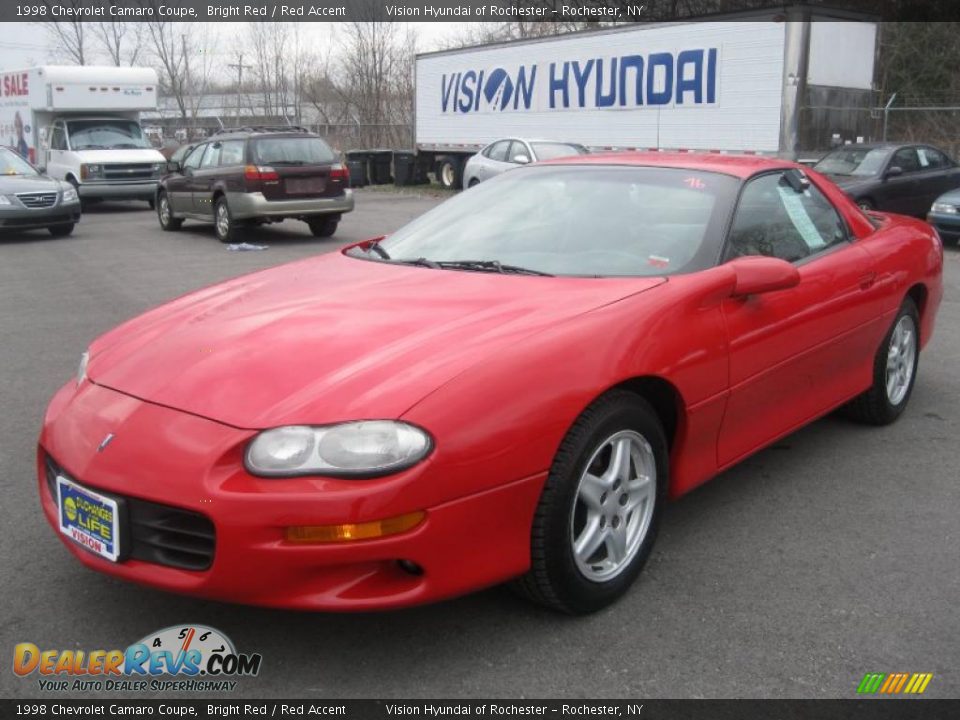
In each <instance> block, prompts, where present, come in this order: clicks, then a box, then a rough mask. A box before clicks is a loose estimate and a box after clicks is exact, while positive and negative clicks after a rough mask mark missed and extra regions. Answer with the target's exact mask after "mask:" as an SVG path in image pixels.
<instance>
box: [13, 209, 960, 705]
mask: <svg viewBox="0 0 960 720" xmlns="http://www.w3.org/2000/svg"><path fill="white" fill-rule="evenodd" d="M437 202H438V200H437V199H435V198H432V197H418V196H407V195H399V194H394V193H389V192H372V191H365V192H361V193H360V194H359V197H358V200H357V209H356V211H355V212H354V213H352V214H351V215H348V216H346V217H345V218H344V220H343V222H342V223H341V226H340V231H339V232H338V234H337V235H336V236H335V237H334V238H332V239H328V240H320V239H315V238H313V237H312V236H310V234H309V231H308V230H307V228H306V226H305V225H303V224H301V223H292V222H288V223H284V224H283V225H277V226H271V227H267V228H263V229H261V230H260V231H257V232H255V233H250V234H249V235H248V237H246V238H245V239H246V240H248V241H249V242H253V243H260V244H265V245H268V246H269V249H268V250H265V251H262V252H229V251H227V250H226V249H225V248H224V246H222V245H221V244H220V243H219V242H217V240H216V238H215V237H214V235H213V231H212V229H211V228H209V227H203V226H200V225H197V224H192V223H189V222H188V223H187V224H186V225H185V226H184V229H183V230H182V231H181V232H179V233H164V232H162V231H161V230H160V229H159V226H158V225H157V220H156V217H155V215H154V214H153V213H152V212H150V211H149V210H147V208H146V205H145V204H135V203H115V204H103V205H100V206H98V207H96V208H93V209H91V210H90V211H89V212H88V213H86V214H85V215H84V218H83V221H82V223H81V225H79V226H78V227H77V230H76V232H75V234H74V236H73V237H70V238H66V239H53V238H50V237H49V236H48V235H47V234H46V233H45V232H36V233H24V234H22V235H17V236H9V237H3V238H0V483H2V484H0V523H2V525H0V527H2V528H3V530H4V539H3V548H2V550H0V578H2V582H0V609H2V613H0V667H2V668H3V669H2V670H0V696H2V697H28V696H34V697H36V696H39V695H41V693H40V691H39V689H38V685H37V679H36V677H37V676H36V675H33V676H31V677H30V678H27V679H24V678H19V677H16V676H15V675H14V674H13V672H12V671H11V660H12V653H13V646H14V644H16V643H19V642H32V643H35V644H37V645H38V646H40V647H41V648H44V649H46V648H58V649H85V650H90V649H111V648H125V647H126V646H127V645H129V644H130V643H132V642H134V641H136V640H138V639H139V638H142V637H144V636H145V635H147V634H148V633H150V632H151V631H155V630H158V629H160V628H164V627H167V626H171V625H178V624H185V623H200V624H206V625H211V626H213V627H216V628H218V629H220V630H222V631H223V632H225V633H226V634H227V635H228V636H229V637H230V638H232V640H233V641H234V643H235V644H236V646H237V649H238V650H239V651H241V652H258V653H261V654H262V656H263V666H262V669H261V672H260V675H259V676H258V677H256V678H248V679H245V680H243V681H242V682H240V684H239V686H238V687H237V689H236V690H235V691H234V692H233V693H230V694H224V695H221V696H219V697H220V699H222V700H228V699H231V698H234V697H236V698H240V697H257V696H259V697H290V696H298V697H305V696H310V697H315V698H320V697H328V698H365V697H374V698H401V697H410V698H436V697H494V698H507V697H514V698H516V697H526V698H538V697H560V698H571V699H573V698H612V697H616V698H622V697H634V698H636V697H646V698H656V697H680V698H688V697H692V698H699V697H720V698H735V697H776V698H781V697H799V698H824V697H838V698H852V697H855V691H856V687H857V685H858V683H859V682H860V680H861V678H862V677H863V675H864V674H865V673H866V672H932V673H933V674H934V677H933V680H932V681H931V682H930V684H929V686H928V688H927V691H926V695H927V696H929V697H957V696H960V611H958V601H960V441H958V435H960V372H958V358H960V251H958V250H957V249H956V248H948V250H947V263H946V297H945V299H944V302H943V305H942V307H941V310H940V314H939V319H938V326H937V333H936V337H935V338H934V340H933V341H932V343H931V345H930V346H929V347H928V350H927V351H926V352H925V353H924V354H923V356H922V357H921V362H920V372H919V378H918V382H917V386H916V389H915V391H914V394H913V397H912V399H911V402H910V407H909V408H908V410H907V411H906V413H905V415H904V416H903V417H902V418H901V419H900V421H899V422H897V423H896V424H894V425H893V426H890V427H886V428H868V427H862V426H859V425H856V424H853V423H851V422H849V421H846V420H844V419H842V418H837V417H828V418H826V419H824V420H821V421H819V422H817V423H815V424H813V425H812V426H809V427H807V428H805V429H803V430H801V431H800V432H797V433H795V434H793V435H791V436H789V437H787V438H786V439H784V440H783V441H781V442H779V443H778V444H777V445H776V446H774V447H772V448H770V449H767V450H765V451H763V452H761V453H760V454H758V455H755V456H754V457H752V458H750V459H748V460H747V461H745V462H744V463H742V464H741V465H739V466H738V467H736V468H734V469H733V470H730V471H728V472H726V473H724V474H723V475H722V476H720V477H718V478H716V479H714V480H713V481H711V482H710V483H708V484H707V485H705V486H703V487H701V488H700V489H698V490H696V491H694V492H693V493H691V494H690V495H688V496H687V497H685V498H682V499H681V500H679V501H677V502H675V503H673V504H672V505H671V506H670V507H669V508H668V509H667V512H666V514H665V516H664V519H663V525H662V531H661V535H660V538H659V541H658V543H657V545H656V547H655V548H654V552H653V555H652V557H651V560H650V563H649V564H648V566H647V569H646V570H645V572H644V573H643V575H642V576H641V579H640V581H639V582H638V583H637V584H636V585H635V586H634V588H633V589H632V591H631V592H630V593H629V594H628V595H627V597H625V598H624V599H623V600H622V601H621V602H619V603H617V604H615V605H614V606H613V607H610V608H608V609H607V610H605V611H603V612H601V613H599V614H596V615H593V616H591V617H586V618H569V617H565V616H561V615H557V614H554V613H551V612H549V611H546V610H542V609H540V608H537V607H534V606H531V605H528V604H526V603H525V602H523V601H521V600H519V599H517V598H515V597H514V596H513V595H512V594H511V593H510V592H509V591H507V590H505V589H503V588H493V589H490V590H487V591H484V592H480V593H476V594H474V595H471V596H468V597H464V598H461V599H457V600H452V601H448V602H445V603H440V604H437V605H433V606H429V607H423V608H415V609H410V610H404V611H396V612H388V613H370V614H357V615H331V614H312V613H298V612H285V611H279V610H264V609H259V608H252V607H243V606H237V605H229V604H221V603H214V602H208V601H202V600H197V599H193V598H190V597H181V596H176V595H170V594H166V593H163V592H159V591H156V590H151V589H147V588H142V587H137V586H133V585H128V584H125V583H122V582H120V581H117V580H113V579H111V578H108V577H105V576H102V575H99V574H96V573H93V572H91V571H88V570H86V569H84V568H83V567H82V566H81V565H80V564H79V563H77V562H76V561H74V559H73V558H72V556H70V555H69V554H68V552H67V551H66V550H65V549H64V548H63V547H62V546H61V544H60V542H59V540H58V539H57V538H56V537H55V535H54V532H53V531H52V530H51V529H50V527H49V526H48V525H47V523H46V522H45V520H44V519H43V517H42V515H41V512H40V509H39V504H38V499H37V484H36V479H35V474H36V471H35V467H34V464H35V459H36V438H37V433H38V428H39V423H40V419H41V416H42V413H43V410H44V407H45V405H46V403H47V401H48V399H49V398H50V396H51V395H52V394H53V392H54V391H55V390H56V389H57V388H58V387H59V386H60V385H61V384H62V383H63V382H65V381H66V380H67V379H68V378H69V377H71V376H72V375H73V374H74V373H75V371H76V367H77V361H78V359H79V356H80V353H81V352H83V350H84V349H85V348H86V347H87V345H88V343H89V342H90V341H91V340H92V339H93V338H94V337H96V336H97V335H99V334H100V333H102V332H104V331H106V330H108V329H109V328H111V327H113V326H114V325H116V324H117V323H119V322H121V321H123V320H125V319H127V318H130V317H132V316H134V315H137V314H139V313H141V312H142V311H144V310H146V309H147V308H149V307H152V306H155V305H157V304H159V303H162V302H164V301H166V300H169V299H171V298H173V297H176V296H178V295H180V294H182V293H185V292H188V291H190V290H193V289H195V288H199V287H201V286H204V285H208V284H211V283H215V282H218V281H220V280H223V279H226V278H229V277H233V276H236V275H240V274H242V273H245V272H249V271H253V270H257V269H259V268H263V267H268V266H272V265H277V264H280V263H284V262H288V261H291V260H295V259H299V258H303V257H307V256H310V255H314V254H317V253H323V252H330V251H332V250H335V249H337V248H338V247H340V246H341V245H343V244H345V243H348V242H352V241H355V240H360V239H363V238H365V237H371V236H374V235H380V234H383V233H384V232H387V231H390V230H392V229H394V228H396V227H398V226H400V225H401V224H403V223H404V222H406V221H407V220H409V219H411V218H414V217H416V216H417V215H419V214H420V213H422V212H424V211H425V210H426V209H428V208H430V207H432V206H433V205H434V204H436V203H437ZM482 541H483V540H482V538H477V542H482ZM3 654H6V660H3ZM102 694H103V695H107V696H120V697H124V696H125V697H131V698H137V697H142V696H141V695H137V694H123V693H102ZM146 695H148V696H149V693H147V694H146ZM89 696H91V697H92V696H96V693H93V694H91V695H89ZM46 697H47V698H48V699H54V698H55V697H56V696H51V695H47V696H46ZM61 697H66V696H61ZM181 697H191V695H190V694H184V695H181Z"/></svg>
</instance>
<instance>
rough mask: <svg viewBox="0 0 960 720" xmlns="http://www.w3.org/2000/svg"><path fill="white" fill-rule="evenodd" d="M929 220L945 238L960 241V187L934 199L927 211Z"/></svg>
mask: <svg viewBox="0 0 960 720" xmlns="http://www.w3.org/2000/svg"><path fill="white" fill-rule="evenodd" d="M927 222H928V223H930V224H931V225H933V226H934V227H936V228H937V232H939V233H940V237H941V238H943V239H944V240H949V241H950V242H954V243H956V242H960V188H958V189H957V190H951V191H950V192H948V193H944V194H943V195H941V196H940V197H938V198H937V199H936V200H935V201H934V203H933V205H931V206H930V212H929V213H927Z"/></svg>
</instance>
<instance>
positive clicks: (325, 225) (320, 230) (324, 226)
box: [307, 218, 340, 238]
mask: <svg viewBox="0 0 960 720" xmlns="http://www.w3.org/2000/svg"><path fill="white" fill-rule="evenodd" d="M339 224H340V223H339V222H338V221H336V220H332V219H330V218H325V219H323V220H310V221H308V222H307V225H309V226H310V232H312V233H313V236H314V237H322V238H328V237H333V234H334V233H335V232H336V231H337V225H339Z"/></svg>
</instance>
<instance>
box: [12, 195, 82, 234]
mask: <svg viewBox="0 0 960 720" xmlns="http://www.w3.org/2000/svg"><path fill="white" fill-rule="evenodd" d="M77 222H80V203H79V202H77V201H74V202H70V203H61V202H58V203H57V204H56V205H54V206H53V207H49V208H24V207H15V206H4V207H3V209H0V228H3V229H8V230H29V229H31V228H47V227H51V226H54V225H69V224H72V223H77Z"/></svg>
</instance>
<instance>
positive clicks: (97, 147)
mask: <svg viewBox="0 0 960 720" xmlns="http://www.w3.org/2000/svg"><path fill="white" fill-rule="evenodd" d="M106 149H107V148H106V146H105V145H80V146H78V147H77V150H106Z"/></svg>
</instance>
